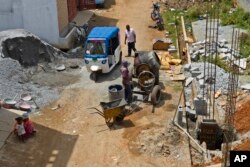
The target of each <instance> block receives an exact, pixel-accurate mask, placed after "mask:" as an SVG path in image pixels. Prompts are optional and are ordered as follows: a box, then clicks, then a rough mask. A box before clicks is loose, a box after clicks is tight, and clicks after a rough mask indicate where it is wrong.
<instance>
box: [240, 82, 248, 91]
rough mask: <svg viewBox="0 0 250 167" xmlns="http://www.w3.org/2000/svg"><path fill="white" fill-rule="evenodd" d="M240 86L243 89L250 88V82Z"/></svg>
mask: <svg viewBox="0 0 250 167" xmlns="http://www.w3.org/2000/svg"><path fill="white" fill-rule="evenodd" d="M240 88H241V89H246V90H250V83H248V84H244V85H241V86H240Z"/></svg>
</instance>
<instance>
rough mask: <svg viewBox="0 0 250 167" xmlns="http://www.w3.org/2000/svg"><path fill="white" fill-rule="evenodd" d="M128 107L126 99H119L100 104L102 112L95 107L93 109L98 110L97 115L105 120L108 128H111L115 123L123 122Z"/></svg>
mask: <svg viewBox="0 0 250 167" xmlns="http://www.w3.org/2000/svg"><path fill="white" fill-rule="evenodd" d="M126 105H127V102H126V101H125V99H118V100H114V101H111V102H100V106H101V108H102V111H101V110H99V109H98V108H96V107H93V108H92V109H95V110H97V112H95V113H97V114H99V115H101V116H102V117H103V118H104V119H105V122H106V124H107V126H108V127H109V128H110V127H112V126H113V124H114V122H115V121H118V122H119V121H122V120H123V118H124V117H125V115H126V113H125V112H124V110H125V106H126Z"/></svg>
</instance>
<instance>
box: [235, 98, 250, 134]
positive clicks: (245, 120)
mask: <svg viewBox="0 0 250 167" xmlns="http://www.w3.org/2000/svg"><path fill="white" fill-rule="evenodd" d="M249 122H250V98H249V97H248V98H245V99H243V100H241V101H240V102H238V104H237V109H236V112H235V114H234V123H235V128H236V130H237V132H239V133H241V134H244V133H247V132H248V131H250V124H249Z"/></svg>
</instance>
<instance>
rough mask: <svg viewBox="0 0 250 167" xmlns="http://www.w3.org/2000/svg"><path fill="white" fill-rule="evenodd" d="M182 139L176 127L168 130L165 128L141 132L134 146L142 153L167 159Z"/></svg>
mask: <svg viewBox="0 0 250 167" xmlns="http://www.w3.org/2000/svg"><path fill="white" fill-rule="evenodd" d="M180 139H181V135H180V133H179V132H178V131H177V130H176V129H174V127H170V128H168V129H167V130H166V129H165V128H163V127H162V128H160V127H159V128H150V129H146V130H142V131H141V133H140V134H139V135H138V137H137V139H136V141H135V143H134V145H135V148H136V149H137V150H138V151H139V152H140V153H145V154H147V155H150V156H165V157H167V156H169V155H170V154H171V152H173V151H174V150H175V146H176V145H178V143H180Z"/></svg>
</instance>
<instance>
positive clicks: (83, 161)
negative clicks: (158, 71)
mask: <svg viewBox="0 0 250 167" xmlns="http://www.w3.org/2000/svg"><path fill="white" fill-rule="evenodd" d="M108 3H109V5H108V6H109V8H108V9H106V10H99V11H96V17H95V20H94V21H93V22H92V24H95V25H117V26H119V27H120V28H121V32H122V33H121V36H122V39H124V33H123V32H124V30H125V25H126V24H130V25H131V27H133V28H134V29H135V31H136V33H137V44H136V46H137V49H138V50H151V47H152V44H151V41H152V39H153V38H154V37H157V36H162V32H161V33H160V32H157V31H156V30H153V29H149V28H148V27H147V26H148V25H149V24H151V23H152V22H151V20H150V6H151V3H152V1H151V0H143V1H141V0H116V1H115V0H110V1H109V2H108ZM122 42H123V41H122ZM123 53H125V54H126V53H127V51H126V46H123ZM130 59H131V60H132V58H129V60H130ZM79 75H81V79H80V81H77V82H76V83H75V84H72V85H70V86H69V87H68V88H67V89H65V90H63V91H62V93H61V96H60V98H59V99H58V101H56V102H53V104H51V105H49V106H48V107H45V108H44V109H42V111H41V114H40V115H37V116H36V115H35V116H33V117H32V119H33V121H34V122H35V123H36V128H37V129H38V133H37V135H36V136H35V137H34V138H31V139H29V140H28V141H27V142H26V143H18V142H17V141H16V139H15V138H14V136H11V137H10V138H9V140H8V141H7V145H5V146H4V148H3V149H2V150H1V151H0V155H1V157H0V159H1V160H0V166H1V167H12V166H13V167H15V166H19V165H21V166H25V167H52V166H53V167H66V166H68V167H74V166H75V167H113V166H120V167H151V166H159V167H166V166H189V155H188V148H187V144H186V141H185V140H184V139H182V138H181V137H179V138H178V140H177V141H175V145H174V146H169V153H168V155H167V156H166V155H164V156H162V155H158V156H156V155H149V154H144V153H141V152H140V151H139V150H138V148H137V147H136V146H135V145H136V142H137V137H138V135H139V134H142V133H141V132H142V131H144V132H145V133H147V130H151V129H156V130H157V129H165V128H167V129H169V128H170V127H169V125H168V124H169V122H171V119H172V117H173V115H174V110H175V107H176V103H177V101H178V98H179V92H180V89H178V88H177V87H176V86H175V88H172V87H171V86H170V85H171V84H173V83H171V81H164V83H163V91H164V92H165V93H164V96H163V97H162V103H161V104H160V105H159V106H158V107H156V108H155V111H154V113H152V106H151V105H150V104H144V105H143V108H142V109H141V110H140V111H138V112H135V113H133V114H132V115H130V116H128V117H126V118H125V120H124V122H123V123H122V124H121V125H116V126H115V130H111V131H110V130H109V129H108V128H107V126H106V125H105V123H104V119H103V118H101V117H100V116H98V115H93V114H91V112H92V111H91V110H88V109H87V108H88V107H91V106H95V105H98V104H99V102H100V101H104V100H105V101H106V100H107V98H108V96H107V90H108V86H109V85H110V84H113V83H121V79H120V74H119V67H118V68H116V69H115V70H114V71H113V72H111V73H110V74H108V75H103V76H101V77H100V79H99V82H98V83H93V81H91V80H90V79H89V74H88V72H87V71H86V69H85V68H83V69H82V70H81V71H80V72H79ZM165 84H167V85H165ZM164 85H165V86H164ZM57 104H60V106H61V108H59V109H58V110H55V111H53V110H51V107H53V106H55V105H57ZM152 135H153V134H152ZM169 138H171V135H170V136H169ZM149 141H152V142H153V143H152V144H153V145H154V144H157V143H154V141H155V140H154V139H149ZM139 144H140V143H139ZM184 164H185V165H184Z"/></svg>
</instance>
